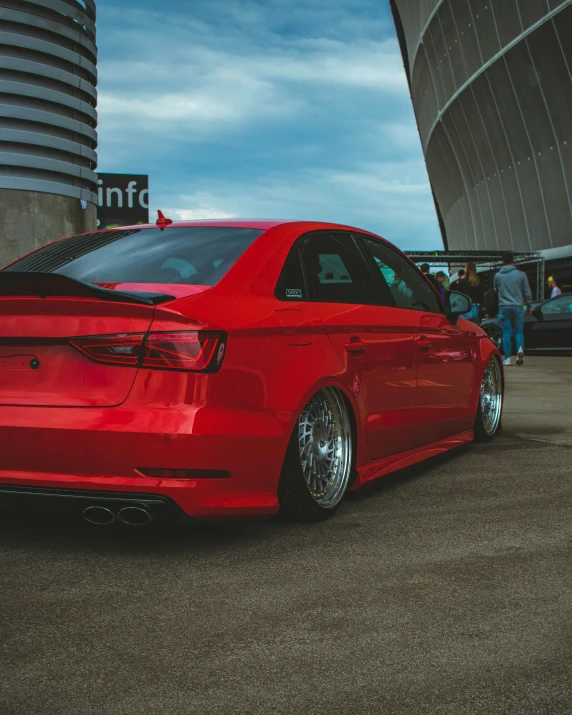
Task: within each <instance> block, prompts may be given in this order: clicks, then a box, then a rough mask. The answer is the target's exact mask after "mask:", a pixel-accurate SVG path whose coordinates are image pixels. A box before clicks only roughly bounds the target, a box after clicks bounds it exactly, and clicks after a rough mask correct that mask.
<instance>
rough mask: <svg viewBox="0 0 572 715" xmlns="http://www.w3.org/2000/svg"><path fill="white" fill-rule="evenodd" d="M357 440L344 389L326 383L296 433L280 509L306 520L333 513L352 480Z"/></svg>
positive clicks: (283, 479)
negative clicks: (328, 385)
mask: <svg viewBox="0 0 572 715" xmlns="http://www.w3.org/2000/svg"><path fill="white" fill-rule="evenodd" d="M353 460H354V445H353V438H352V426H351V420H350V415H349V412H348V407H347V405H346V402H345V399H344V397H343V396H342V394H341V392H340V391H339V390H337V389H336V388H334V387H324V388H323V389H321V390H320V391H319V392H317V393H316V394H315V395H313V396H312V397H311V398H310V400H309V401H308V404H307V405H306V406H305V407H304V409H303V410H302V413H301V414H300V417H299V418H298V420H297V422H296V426H295V427H294V431H293V432H292V436H291V438H290V443H289V445H288V450H287V452H286V458H285V460H284V466H283V468H282V474H281V476H280V482H279V485H278V500H279V502H280V512H281V513H282V514H283V515H284V516H286V517H288V518H290V519H296V520H303V521H319V520H321V519H327V518H328V517H330V516H332V514H334V513H335V511H336V510H337V509H338V507H339V505H340V502H341V501H342V498H343V496H344V494H345V492H346V490H347V488H348V484H349V483H350V477H351V475H352V472H353Z"/></svg>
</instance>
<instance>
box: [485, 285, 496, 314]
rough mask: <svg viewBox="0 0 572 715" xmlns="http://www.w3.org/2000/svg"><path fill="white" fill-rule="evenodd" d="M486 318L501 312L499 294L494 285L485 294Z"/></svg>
mask: <svg viewBox="0 0 572 715" xmlns="http://www.w3.org/2000/svg"><path fill="white" fill-rule="evenodd" d="M483 302H484V306H485V318H496V317H497V315H498V314H499V296H498V293H497V292H496V290H495V289H494V287H493V286H491V287H490V288H489V289H488V290H486V291H485V294H484V296H483Z"/></svg>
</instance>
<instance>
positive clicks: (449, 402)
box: [363, 238, 479, 445]
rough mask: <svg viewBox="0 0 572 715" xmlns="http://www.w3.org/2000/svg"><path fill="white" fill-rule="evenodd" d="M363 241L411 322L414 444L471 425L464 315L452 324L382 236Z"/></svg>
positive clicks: (470, 355) (473, 345) (472, 354)
mask: <svg viewBox="0 0 572 715" xmlns="http://www.w3.org/2000/svg"><path fill="white" fill-rule="evenodd" d="M363 241H364V244H365V246H366V249H367V250H368V252H369V253H370V254H371V256H372V257H373V260H374V262H375V265H376V266H377V268H378V270H379V272H380V273H381V275H382V276H383V278H384V279H385V280H386V281H387V282H389V284H390V289H391V292H392V297H393V300H394V302H395V304H396V306H399V308H400V309H401V312H402V313H405V314H408V315H410V316H411V321H412V323H413V325H414V335H413V341H414V346H415V350H416V363H417V372H416V380H417V383H416V384H417V389H416V400H415V408H416V409H415V418H414V420H412V423H411V431H412V432H413V433H414V435H415V439H414V441H415V443H416V445H425V444H431V443H433V442H437V441H439V440H441V439H444V438H446V437H450V436H452V435H455V434H459V433H461V432H464V431H465V430H469V429H472V427H473V423H474V419H475V415H474V410H473V402H474V400H473V397H474V385H475V369H476V364H477V354H478V350H479V338H478V336H477V335H476V334H475V333H474V332H473V331H472V330H471V329H470V328H471V326H470V324H469V323H468V322H466V321H463V320H460V321H459V322H458V323H457V325H452V324H451V322H450V321H449V319H448V318H447V316H446V315H445V309H444V305H443V302H442V300H441V298H440V297H439V296H438V295H437V293H436V292H435V290H434V289H433V288H432V287H431V286H430V285H429V283H428V281H427V280H426V279H425V278H423V276H422V275H421V273H420V272H419V271H418V270H417V269H416V268H415V267H414V266H413V265H412V263H411V262H410V261H409V260H408V259H407V258H406V257H405V256H403V255H402V254H400V253H399V252H398V251H396V250H395V249H394V248H392V247H391V246H390V245H388V244H385V243H383V242H381V241H377V240H375V239H370V238H364V239H363ZM403 320H404V319H403Z"/></svg>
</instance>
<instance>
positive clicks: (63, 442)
mask: <svg viewBox="0 0 572 715" xmlns="http://www.w3.org/2000/svg"><path fill="white" fill-rule="evenodd" d="M291 420H292V415H291V414H290V413H273V412H262V411H260V412H256V411H249V410H239V409H234V408H227V407H224V406H221V407H216V408H211V407H209V408H207V407H192V408H187V409H186V410H185V411H180V412H178V411H175V410H169V409H164V408H163V409H156V408H148V409H134V408H128V407H124V406H122V407H118V408H109V409H105V408H88V409H85V408H82V409H75V408H73V409H66V408H32V407H2V408H1V409H0V445H1V451H0V489H1V490H2V491H0V508H1V507H2V504H5V503H7V502H8V501H9V498H10V495H12V496H13V492H11V491H10V489H16V490H18V489H20V490H22V488H25V489H24V491H22V496H20V497H18V499H19V501H20V502H22V501H23V500H24V499H25V497H26V495H27V494H32V491H33V490H36V491H35V492H34V494H35V495H36V496H38V495H40V496H42V497H45V498H46V499H48V497H47V496H46V494H47V492H46V494H44V492H43V491H42V490H49V493H50V494H52V495H55V496H54V498H56V497H57V498H58V499H59V500H60V501H61V500H62V498H63V497H62V496H61V495H62V494H65V495H66V496H67V497H69V498H70V499H71V498H73V495H74V494H77V495H79V496H81V494H82V493H83V494H84V495H87V494H88V492H89V496H90V498H91V493H93V492H97V493H101V494H102V496H103V494H104V492H105V493H111V494H114V493H117V494H129V495H131V496H130V498H135V499H140V498H143V497H164V498H165V499H166V500H167V501H168V502H169V503H174V504H175V505H176V506H177V507H178V508H179V509H180V510H181V511H182V512H183V513H184V514H186V515H188V516H191V517H195V518H217V517H241V516H255V515H265V514H273V513H275V512H276V511H277V510H278V499H277V487H278V480H279V478H280V471H281V468H282V461H283V459H284V455H285V452H286V447H287V443H288V439H289V435H290V430H291ZM138 469H186V470H189V469H191V470H212V471H213V472H215V474H216V473H217V472H220V471H225V472H228V474H229V475H230V476H229V477H228V478H192V479H173V478H156V477H146V476H144V475H143V474H141V473H140V472H138V471H137V470H138ZM26 490H32V491H30V492H27V491H26ZM38 490H40V491H38ZM9 492H10V493H9ZM139 495H141V496H139ZM36 501H37V502H38V503H40V501H42V500H41V499H40V500H38V499H37V500H36ZM42 503H44V504H48V501H46V500H44V501H42ZM70 503H71V502H70ZM157 508H158V507H157ZM161 510H162V511H165V510H164V508H163V507H161ZM165 513H166V512H165Z"/></svg>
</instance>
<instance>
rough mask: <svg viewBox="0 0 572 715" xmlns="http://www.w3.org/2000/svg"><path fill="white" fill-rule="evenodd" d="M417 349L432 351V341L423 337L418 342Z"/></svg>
mask: <svg viewBox="0 0 572 715" xmlns="http://www.w3.org/2000/svg"><path fill="white" fill-rule="evenodd" d="M417 347H418V348H419V350H431V341H430V340H427V338H426V337H425V336H424V335H423V336H422V337H420V338H419V340H418V341H417Z"/></svg>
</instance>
